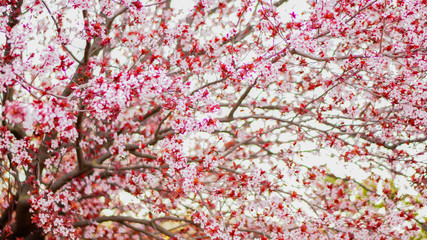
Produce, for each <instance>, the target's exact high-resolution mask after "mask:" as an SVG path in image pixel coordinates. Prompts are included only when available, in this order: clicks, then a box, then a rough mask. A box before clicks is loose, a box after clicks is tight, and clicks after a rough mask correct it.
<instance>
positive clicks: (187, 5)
mask: <svg viewBox="0 0 427 240" xmlns="http://www.w3.org/2000/svg"><path fill="white" fill-rule="evenodd" d="M194 4H195V1H193V0H172V2H171V5H172V7H173V8H177V9H181V10H182V11H183V12H188V11H190V10H191V9H192V8H193V6H194ZM307 7H308V6H307V3H306V2H305V1H304V0H289V1H288V2H287V3H285V4H284V5H283V6H282V7H281V8H279V12H280V13H281V14H282V16H281V17H282V18H283V19H285V20H289V21H290V20H291V17H290V13H292V12H294V13H295V14H296V15H297V16H300V15H301V13H302V12H303V11H304V10H305V9H306V8H307ZM5 40H6V39H5V35H4V33H0V44H5ZM29 44H30V45H31V43H29ZM80 44H81V46H79V45H80ZM84 44H85V42H84V41H81V43H80V42H78V41H76V42H73V44H72V45H74V47H75V48H74V49H73V48H71V49H72V50H73V51H74V50H77V49H78V48H82V49H83V48H84ZM35 51H36V50H35ZM77 52H78V50H77ZM76 55H77V56H78V54H76ZM78 57H79V56H78ZM313 146H314V145H312V146H308V147H310V148H308V147H307V149H313ZM301 150H303V149H301ZM331 155H332V153H331V152H325V151H321V152H320V153H319V154H306V157H305V158H303V159H301V161H302V162H304V164H306V165H309V166H314V165H317V166H319V165H326V167H327V168H328V169H329V170H330V171H331V172H332V173H334V174H335V175H336V176H339V177H346V176H352V177H354V178H355V179H356V180H358V181H361V180H363V179H365V178H366V177H367V176H368V174H367V173H366V172H364V171H363V170H361V169H360V168H359V167H358V166H356V165H355V164H351V163H346V164H344V163H342V162H340V161H338V160H337V159H336V158H332V157H331ZM336 155H339V154H338V153H336ZM395 183H396V185H397V186H398V187H399V188H400V189H399V194H405V193H409V194H411V192H412V193H413V190H412V189H411V187H410V186H409V185H408V182H407V181H406V180H405V179H403V178H400V179H399V178H396V182H395ZM411 190H412V191H411ZM120 198H121V200H122V201H123V202H124V203H125V204H126V202H129V201H131V200H130V199H129V200H128V201H126V199H127V196H120ZM420 213H421V211H420ZM421 215H423V216H427V208H425V209H423V211H422V214H421Z"/></svg>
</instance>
